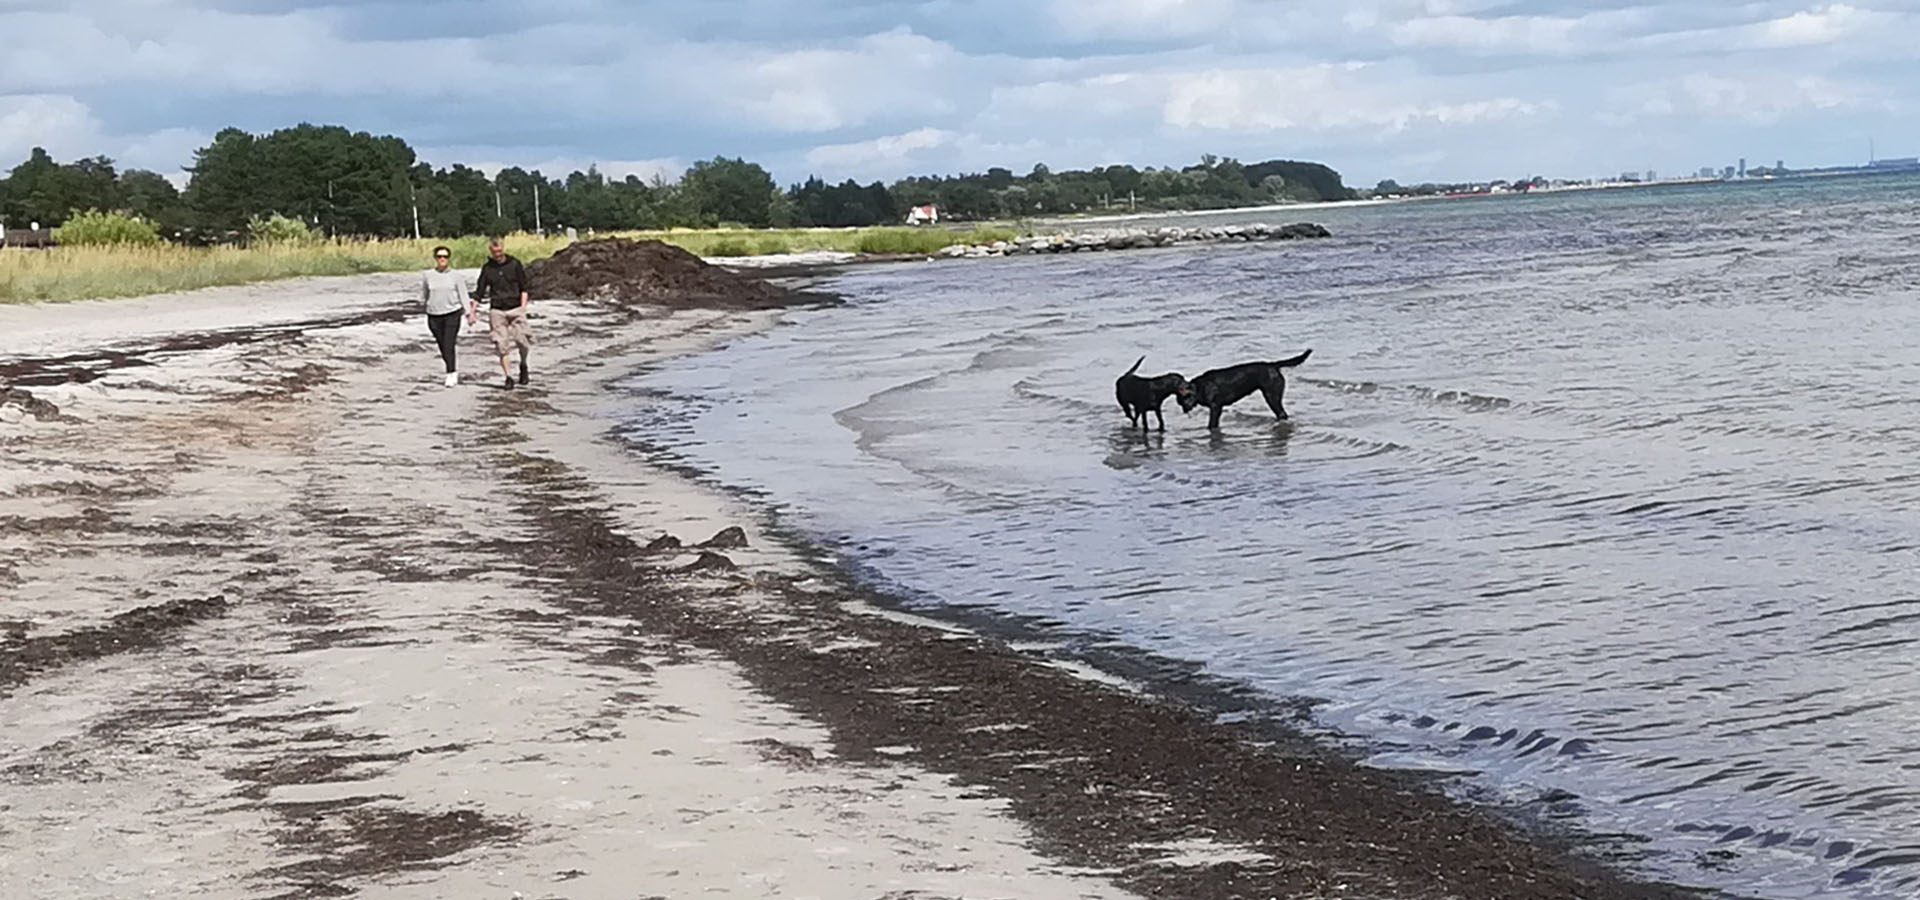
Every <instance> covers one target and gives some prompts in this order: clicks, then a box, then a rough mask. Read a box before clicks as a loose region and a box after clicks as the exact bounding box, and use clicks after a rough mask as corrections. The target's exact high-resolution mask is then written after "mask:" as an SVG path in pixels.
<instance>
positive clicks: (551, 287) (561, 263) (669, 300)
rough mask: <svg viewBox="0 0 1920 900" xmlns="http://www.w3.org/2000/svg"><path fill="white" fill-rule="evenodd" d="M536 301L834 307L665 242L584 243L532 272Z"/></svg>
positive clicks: (819, 298)
mask: <svg viewBox="0 0 1920 900" xmlns="http://www.w3.org/2000/svg"><path fill="white" fill-rule="evenodd" d="M527 274H528V277H529V279H530V280H531V281H532V282H533V289H532V291H531V296H532V297H533V298H534V299H541V298H550V297H568V298H575V299H581V300H599V301H605V302H612V303H616V304H619V305H621V306H665V307H672V308H681V309H777V308H781V307H788V306H800V305H813V304H818V303H822V302H831V298H827V297H823V296H821V295H819V294H812V293H804V292H800V291H792V290H788V289H787V288H784V287H781V286H779V285H777V284H774V283H772V282H769V281H766V280H764V279H760V278H754V277H752V276H748V275H742V274H740V273H738V272H734V271H732V270H729V269H725V268H722V267H720V266H715V265H710V264H708V263H707V262H706V261H705V260H703V259H701V258H700V257H698V256H695V255H693V254H692V253H688V252H687V251H685V250H683V249H681V248H679V247H675V246H673V245H672V244H667V243H662V242H660V241H635V240H628V239H626V238H602V239H599V240H590V241H579V242H577V243H574V244H572V245H571V246H568V247H566V248H564V249H562V250H561V251H560V252H558V253H555V254H554V255H553V256H551V257H548V258H546V259H542V260H538V261H536V262H534V263H532V264H530V265H529V266H527Z"/></svg>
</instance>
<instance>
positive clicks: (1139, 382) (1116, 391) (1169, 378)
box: [1113, 356, 1187, 431]
mask: <svg viewBox="0 0 1920 900" xmlns="http://www.w3.org/2000/svg"><path fill="white" fill-rule="evenodd" d="M1146 361H1147V358H1146V357H1144V356H1142V357H1140V358H1139V359H1136V360H1134V361H1133V368H1131V369H1128V370H1127V372H1126V374H1124V375H1121V376H1120V377H1119V378H1118V379H1116V380H1115V381H1114V382H1113V396H1114V399H1116V400H1119V401H1120V411H1121V412H1124V413H1126V414H1127V424H1129V425H1139V426H1140V429H1141V430H1142V431H1145V430H1146V427H1147V413H1149V412H1151V413H1153V415H1154V418H1157V419H1159V420H1160V430H1161V431H1165V430H1167V418H1166V417H1165V416H1163V415H1161V414H1160V404H1162V403H1165V402H1167V398H1168V397H1169V396H1172V395H1173V394H1177V393H1179V392H1180V391H1182V390H1184V389H1185V388H1186V386H1187V379H1186V378H1185V377H1184V376H1182V375H1181V374H1180V373H1179V372H1168V373H1167V374H1165V375H1155V376H1153V377H1152V378H1141V377H1140V376H1138V375H1135V374H1133V373H1135V372H1137V371H1139V370H1140V364H1141V363H1143V362H1146Z"/></svg>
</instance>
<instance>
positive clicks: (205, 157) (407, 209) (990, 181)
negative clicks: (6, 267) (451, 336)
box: [0, 124, 1355, 243]
mask: <svg viewBox="0 0 1920 900" xmlns="http://www.w3.org/2000/svg"><path fill="white" fill-rule="evenodd" d="M187 172H188V180H187V186H186V188H185V190H176V189H175V187H174V185H173V183H172V182H170V181H168V180H167V179H166V178H164V177H162V176H161V175H159V174H156V173H153V172H148V171H143V170H138V169H133V170H128V171H117V170H116V169H115V167H114V164H113V161H112V160H111V159H108V158H106V157H103V156H97V157H90V158H85V159H79V160H74V161H72V162H67V163H60V162H56V161H55V160H54V159H53V158H52V157H51V156H49V155H48V154H47V152H46V151H45V150H43V149H40V148H35V149H34V150H33V151H32V153H31V154H30V155H29V157H28V159H27V160H26V161H25V162H23V163H21V164H19V165H18V166H15V167H14V168H13V169H12V170H11V171H10V172H8V174H7V177H6V178H4V179H0V218H3V219H4V220H5V222H6V225H7V226H8V227H13V228H20V227H25V226H26V225H27V224H28V223H30V222H38V223H39V224H40V225H41V226H42V227H55V226H58V225H60V224H62V223H63V222H65V221H66V220H67V218H68V217H69V216H71V215H73V214H75V213H76V212H79V211H84V210H89V209H97V210H116V211H125V212H128V213H131V214H133V215H136V216H139V217H141V218H143V219H145V220H147V221H149V222H152V223H154V225H155V226H156V227H157V228H158V229H159V231H160V232H161V233H162V234H164V235H167V236H169V237H172V238H174V239H176V240H183V241H187V242H194V243H201V242H212V241H220V240H226V239H230V238H231V237H233V236H235V235H238V234H242V233H244V232H245V229H246V228H247V224H248V222H249V221H252V220H254V219H257V218H263V217H270V216H283V217H286V218H290V219H296V220H298V221H300V222H303V223H306V224H307V225H308V226H310V227H312V228H313V229H315V230H316V231H319V232H321V233H324V234H328V235H336V236H369V237H399V236H411V235H414V234H419V235H422V236H428V237H453V236H457V235H463V234H505V233H508V232H512V231H531V230H535V229H536V228H538V229H543V230H552V229H554V228H558V227H563V226H571V227H574V228H577V229H580V230H582V231H585V230H589V229H597V230H622V229H649V228H670V227H683V226H684V227H702V226H714V225H719V224H739V225H747V226H756V227H768V226H772V227H789V226H812V225H819V226H867V225H876V224H891V223H897V222H900V221H902V220H903V218H904V216H905V215H906V213H907V210H908V209H909V208H911V207H915V206H920V205H925V204H933V205H936V206H938V207H939V209H940V215H941V217H942V218H952V219H960V220H982V219H998V218H1018V217H1023V216H1036V215H1059V214H1067V213H1076V212H1090V211H1100V210H1119V209H1144V210H1171V209H1221V208H1228V207H1235V206H1248V205H1255V204H1262V203H1275V202H1287V201H1312V200H1345V199H1351V198H1352V197H1353V196H1355V195H1354V192H1353V191H1352V190H1350V189H1348V188H1347V187H1346V186H1345V185H1343V184H1342V183H1341V181H1340V175H1339V173H1337V172H1335V171H1334V170H1332V169H1330V168H1328V167H1326V166H1324V165H1321V164H1319V163H1313V162H1296V161H1291V160H1270V161H1267V162H1260V163H1252V164H1243V163H1240V162H1238V161H1236V160H1233V159H1230V158H1219V157H1214V156H1206V157H1202V158H1201V160H1200V161H1199V162H1198V163H1196V164H1194V165H1190V166H1186V167H1183V168H1153V167H1147V168H1143V169H1138V168H1135V167H1133V166H1125V165H1116V166H1105V167H1100V168H1094V169H1087V170H1080V171H1064V172H1054V171H1052V170H1050V169H1049V168H1048V167H1047V166H1045V165H1036V166H1034V167H1033V169H1032V170H1031V171H1029V172H1028V173H1026V174H1024V175H1016V174H1014V173H1013V172H1012V171H1011V170H1009V169H1005V168H991V169H988V170H987V171H986V172H984V173H979V174H964V175H944V176H916V177H911V178H903V179H900V180H898V181H896V182H894V183H893V184H890V185H889V184H883V183H881V182H878V181H875V182H872V183H869V184H864V185H863V184H860V183H858V182H856V181H853V180H851V179H850V180H847V181H843V182H841V183H839V184H831V183H828V182H825V181H822V180H821V179H819V178H817V177H816V178H808V179H807V180H806V181H804V182H802V183H800V184H796V185H792V186H790V187H788V188H786V189H784V190H782V189H780V188H779V187H778V186H777V185H776V184H775V182H774V179H773V177H772V175H770V174H769V173H768V172H767V171H766V169H764V168H762V167H761V166H759V165H758V164H756V163H752V162H748V161H746V160H744V159H737V158H727V157H716V158H714V159H711V160H705V161H702V162H698V163H695V164H694V165H693V167H692V168H690V169H689V170H688V171H687V172H686V173H685V174H684V175H682V176H681V177H680V178H679V180H677V181H672V182H669V181H666V180H665V179H662V178H658V177H656V178H653V179H641V178H639V177H636V176H633V175H628V176H626V177H625V178H617V179H616V178H608V177H607V176H605V175H604V174H602V173H600V172H599V171H597V170H596V169H595V168H592V167H589V168H588V169H587V170H586V171H584V172H572V173H569V174H568V175H566V176H565V177H564V178H560V177H553V176H549V175H546V174H543V173H541V172H539V171H538V170H535V171H531V172H530V171H526V170H524V169H521V168H518V167H509V168H506V169H502V170H500V171H499V172H497V173H495V174H494V175H493V176H491V177H489V176H487V175H486V174H485V173H483V172H481V171H479V170H477V169H474V168H471V167H468V166H465V165H461V164H454V165H451V166H448V167H445V168H435V167H433V166H431V165H429V164H427V163H424V162H421V161H420V160H419V158H418V157H417V156H416V155H415V153H414V151H413V148H411V147H409V146H408V145H407V143H406V142H405V141H403V140H401V139H400V138H397V137H393V136H390V135H383V136H376V135H372V134H368V133H366V132H355V131H349V130H347V129H345V128H342V127H339V126H333V125H310V124H302V125H298V126H295V127H292V128H284V129H280V130H278V131H274V132H270V133H268V134H263V135H255V134H251V133H248V132H246V131H242V130H240V129H237V128H228V129H225V130H223V131H221V132H220V133H219V134H217V135H215V136H214V137H213V140H212V141H211V142H210V143H208V144H207V146H205V147H202V148H200V149H199V150H197V151H195V153H194V156H193V164H192V165H191V166H189V167H188V168H187Z"/></svg>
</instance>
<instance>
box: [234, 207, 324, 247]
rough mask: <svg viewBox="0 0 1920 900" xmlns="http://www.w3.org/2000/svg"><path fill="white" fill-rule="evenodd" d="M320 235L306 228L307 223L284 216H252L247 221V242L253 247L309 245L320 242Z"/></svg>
mask: <svg viewBox="0 0 1920 900" xmlns="http://www.w3.org/2000/svg"><path fill="white" fill-rule="evenodd" d="M320 239H321V238H320V233H319V232H317V231H314V230H313V229H312V228H309V227H307V223H305V222H302V221H300V220H299V219H289V218H287V217H286V216H281V215H273V216H254V217H253V218H251V219H248V220H247V242H248V243H250V244H253V245H254V246H259V245H261V244H311V243H313V242H314V241H317V240H320Z"/></svg>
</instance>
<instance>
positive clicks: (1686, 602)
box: [633, 178, 1920, 897]
mask: <svg viewBox="0 0 1920 900" xmlns="http://www.w3.org/2000/svg"><path fill="white" fill-rule="evenodd" d="M1917 200H1920V181H1915V180H1911V179H1886V178H1875V179H1851V180H1843V181H1830V182H1801V183H1774V184H1764V185H1726V186H1720V185H1716V186H1711V187H1702V188H1661V189H1643V190H1633V191H1609V192H1584V193H1570V194H1554V195H1545V196H1535V197H1527V198H1510V199H1501V200H1492V201H1486V200H1473V201H1447V202H1439V203H1427V204H1406V205H1398V206H1389V207H1369V208H1358V209H1345V210H1342V209H1333V210H1313V211H1310V212H1305V213H1303V214H1302V215H1299V216H1293V217H1286V216H1275V215H1273V214H1266V215H1265V216H1262V217H1260V218H1263V219H1265V220H1269V221H1288V220H1291V219H1293V218H1300V219H1307V220H1311V221H1318V222H1322V223H1324V224H1326V225H1327V226H1328V227H1329V228H1331V229H1333V231H1334V233H1335V237H1334V238H1333V239H1330V240H1323V241H1313V242H1297V243H1296V242H1289V243H1275V244H1264V245H1229V246H1220V247H1209V248H1185V249H1168V250H1150V251H1132V252H1127V253H1114V254H1085V255H1067V256H1049V257H1027V258H1015V259H1008V260H992V261H978V262H974V261H963V262H947V263H929V264H924V265H901V266H890V267H883V268H873V269H868V270H863V271H858V272H855V273H853V274H850V275H847V276H845V277H843V278H841V279H839V280H838V281H837V282H836V283H835V284H834V285H833V287H834V288H835V289H837V290H839V291H841V292H843V293H844V294H846V295H847V296H848V297H850V298H851V299H852V301H853V302H852V303H851V304H850V305H848V306H846V307H844V308H838V309H832V310H821V311H808V312H803V313H798V314H795V315H794V316H793V317H792V321H791V323H790V324H788V325H786V326H785V327H782V328H779V329H776V330H774V331H773V332H771V333H768V334H765V335H763V336H760V337H757V338H754V339H751V340H747V341H743V342H741V343H738V344H735V345H733V346H731V347H728V348H725V349H723V350H721V351H718V352H715V353H712V354H708V355H705V356H701V357H696V358H692V359H688V360H684V361H681V362H679V363H676V364H674V365H672V366H670V367H669V368H667V369H664V370H661V371H656V372H650V373H647V374H645V375H643V376H641V377H640V378H639V379H638V384H639V386H641V387H643V388H646V389H650V390H653V391H657V392H665V393H666V394H667V395H669V396H670V397H671V399H670V400H669V401H668V402H666V403H663V404H659V405H655V406H652V407H650V408H648V409H645V410H642V411H639V412H636V417H635V421H634V424H633V427H634V428H636V429H637V430H639V431H641V432H643V433H645V434H646V435H647V436H648V437H649V438H652V439H654V440H655V441H657V442H658V445H665V446H672V447H674V448H675V451H674V452H676V453H678V454H680V455H681V456H682V457H683V459H684V461H686V462H689V463H691V464H693V465H696V466H698V467H701V468H703V469H705V470H707V471H709V472H711V473H712V474H713V475H714V477H715V478H717V479H718V480H720V481H722V482H724V483H727V484H730V485H734V486H737V487H739V488H742V489H746V490H751V491H755V492H757V493H759V494H762V495H764V496H765V497H766V498H767V499H768V500H769V501H770V502H771V503H773V504H774V505H775V507H776V508H777V509H778V510H779V511H780V514H781V516H782V518H783V520H784V521H785V522H786V523H787V524H789V525H792V526H794V527H797V528H800V529H802V530H804V531H806V532H808V533H810V534H812V535H814V536H816V537H818V538H820V539H821V540H823V541H825V542H827V543H828V544H829V545H830V546H833V547H834V548H835V549H837V550H839V551H840V552H842V553H843V554H845V555H846V556H847V557H848V558H849V560H850V561H851V562H852V563H853V564H855V565H857V566H859V567H861V568H863V569H864V570H866V571H869V572H871V573H873V575H874V577H876V578H879V579H883V580H885V581H886V582H888V583H889V584H891V585H893V586H895V587H898V588H900V589H902V590H905V591H909V592H911V593H913V594H915V595H917V596H920V597H923V598H926V601H927V602H930V603H944V604H952V605H984V606H990V607H993V608H994V609H997V610H1003V611H1007V612H1011V613H1015V614H1019V615H1026V616H1037V617H1041V618H1045V619H1049V620H1054V621H1058V622H1060V623H1062V624H1063V625H1064V626H1066V627H1069V628H1072V629H1078V630H1084V631H1090V632H1094V633H1099V634H1107V635H1112V636H1115V637H1117V638H1119V639H1121V640H1124V641H1126V642H1128V643H1130V644H1132V645H1135V646H1139V647H1143V648H1146V649H1149V650H1152V651H1155V652H1157V653H1161V654H1165V655H1168V656H1172V657H1176V658H1183V659H1190V660H1195V661H1198V662H1201V663H1204V665H1205V666H1206V667H1207V669H1208V671H1210V672H1211V673H1214V674H1217V675H1221V676H1224V677H1228V678H1233V679H1240V680H1244V681H1246V682H1247V683H1250V684H1253V685H1256V686H1258V687H1259V688H1261V689H1263V690H1265V691H1269V692H1272V693H1273V694H1275V695H1282V696H1291V695H1300V696H1308V697H1314V698H1319V699H1322V700H1324V701H1325V702H1324V703H1323V705H1321V706H1319V707H1318V708H1317V709H1316V711H1315V715H1316V718H1317V721H1318V722H1319V723H1321V724H1323V725H1324V726H1326V727H1327V728H1329V729H1333V730H1337V731H1339V732H1343V733H1346V734H1350V735H1355V736H1359V737H1361V738H1363V739H1365V740H1366V741H1367V745H1368V746H1369V747H1371V748H1372V751H1373V753H1374V755H1375V757H1376V759H1377V760H1378V761H1379V762H1381V763H1382V764H1388V765H1398V766H1412V767H1422V768H1432V769H1440V770H1448V771H1466V772H1473V773H1477V777H1476V778H1475V779H1474V780H1473V782H1472V783H1473V784H1476V785H1479V786H1480V787H1481V788H1482V789H1484V790H1486V791H1488V792H1491V793H1492V794H1493V795H1494V796H1496V797H1498V798H1500V799H1502V800H1505V801H1517V802H1524V801H1527V800H1537V799H1539V798H1541V797H1543V796H1545V797H1547V798H1548V799H1549V800H1550V801H1552V802H1549V803H1547V804H1545V805H1546V806H1547V807H1548V808H1549V810H1550V811H1551V812H1556V813H1559V814H1564V815H1570V816H1573V817H1574V818H1575V819H1576V820H1577V821H1578V822H1579V823H1580V824H1582V825H1584V826H1586V827H1589V828H1593V829H1597V830H1600V831H1605V832H1625V833H1630V834H1635V835H1641V836H1645V837H1647V838H1649V839H1650V843H1649V844H1648V853H1649V856H1648V857H1647V859H1646V860H1645V865H1646V866H1648V867H1649V868H1650V870H1651V871H1653V872H1654V873H1656V874H1659V875H1662V876H1666V877H1673V878H1678V879H1680V880H1683V881H1686V882H1689V883H1696V884H1702V885H1712V886H1719V887H1724V888H1729V889H1732V890H1735V891H1737V892H1739V893H1742V894H1752V895H1761V896H1770V897H1798V896H1808V895H1815V894H1820V895H1832V896H1860V897H1865V896H1882V895H1885V896H1909V895H1912V894H1913V893H1915V892H1916V891H1920V777H1917V776H1920V772H1917V771H1916V770H1920V674H1917V673H1916V666H1915V664H1914V650H1915V646H1914V645H1915V643H1916V641H1920V468H1916V465H1915V461H1916V460H1917V459H1920V428H1916V426H1915V422H1914V419H1915V413H1916V410H1917V408H1920V399H1917V398H1920V365H1916V364H1917V363H1920V349H1916V347H1915V337H1916V336H1920V302H1917V301H1920V291H1917V290H1916V288H1920V256H1916V254H1915V252H1914V245H1913V235H1914V234H1916V233H1917V232H1920V202H1916V201H1917ZM1225 218H1230V217H1225ZM1308 347H1311V348H1312V349H1313V356H1312V358H1311V359H1310V360H1308V362H1307V363H1306V364H1305V365H1304V366H1302V367H1301V368H1299V369H1297V370H1294V372H1293V375H1294V377H1293V378H1292V380H1291V382H1290V384H1289V388H1288V392H1287V401H1286V402H1287V407H1288V410H1289V411H1290V412H1291V413H1292V415H1293V421H1292V422H1291V424H1288V425H1279V424H1276V422H1275V420H1274V419H1273V417H1272V416H1271V414H1270V413H1268V412H1267V410H1266V409H1265V406H1264V404H1263V403H1261V402H1260V400H1259V398H1258V397H1257V396H1256V397H1252V398H1249V399H1248V400H1247V401H1244V402H1243V403H1241V404H1240V405H1239V406H1237V407H1234V408H1233V409H1232V410H1230V411H1229V414H1228V415H1227V416H1226V417H1225V419H1224V421H1223V424H1222V430H1221V432H1220V433H1219V434H1218V435H1209V434H1208V433H1207V431H1206V429H1205V419H1204V412H1201V413H1197V414H1195V415H1194V416H1192V417H1183V416H1181V415H1180V414H1179V412H1178V410H1177V407H1176V406H1175V405H1174V404H1173V403H1172V402H1171V401H1169V402H1168V404H1167V411H1168V429H1167V432H1166V433H1165V435H1164V436H1162V435H1157V434H1156V435H1152V436H1149V437H1147V438H1144V439H1143V438H1142V437H1140V436H1139V435H1138V434H1136V433H1135V432H1132V431H1131V430H1129V429H1128V428H1127V427H1126V421H1125V418H1124V417H1123V416H1122V415H1121V413H1120V411H1119V410H1118V408H1117V407H1116V405H1115V403H1114V400H1113V379H1114V377H1115V376H1116V375H1118V374H1119V373H1120V372H1121V371H1122V370H1124V369H1126V368H1127V366H1129V365H1130V364H1132V362H1133V360H1134V359H1135V358H1136V357H1137V356H1139V355H1140V354H1142V353H1144V354H1146V355H1147V360H1146V364H1145V365H1143V366H1142V369H1141V371H1142V372H1143V373H1146V374H1154V373H1159V372H1162V371H1167V370H1178V371H1182V372H1185V373H1186V374H1188V375H1189V376H1191V375H1194V374H1197V373H1198V372H1199V371H1201V370H1203V369H1205V368H1208V367H1211V366H1216V365H1226V364H1231V363H1235V362H1241V361H1245V360H1250V359H1275V358H1280V357H1283V356H1288V355H1292V354H1293V353H1295V352H1297V351H1299V350H1300V349H1304V348H1308ZM1559 792H1564V794H1562V793H1559ZM1566 795H1571V796H1566Z"/></svg>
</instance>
